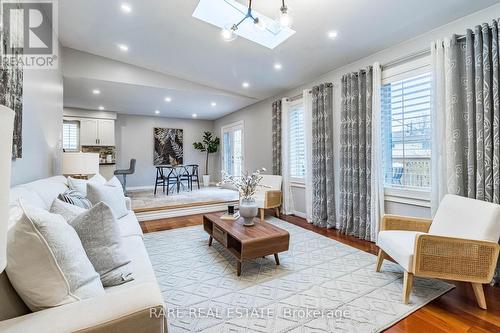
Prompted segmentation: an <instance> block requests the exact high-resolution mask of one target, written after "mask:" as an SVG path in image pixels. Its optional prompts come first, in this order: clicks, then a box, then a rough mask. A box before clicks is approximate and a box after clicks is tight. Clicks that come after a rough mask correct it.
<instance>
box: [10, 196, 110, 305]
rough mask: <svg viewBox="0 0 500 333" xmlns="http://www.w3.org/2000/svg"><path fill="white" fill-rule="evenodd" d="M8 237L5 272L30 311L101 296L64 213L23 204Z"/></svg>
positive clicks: (95, 278) (99, 287) (86, 259)
mask: <svg viewBox="0 0 500 333" xmlns="http://www.w3.org/2000/svg"><path fill="white" fill-rule="evenodd" d="M20 206H21V207H22V209H19V210H18V211H17V210H16V214H15V215H16V216H15V224H14V226H13V227H12V228H11V229H10V230H9V234H8V240H7V262H8V265H7V268H6V271H7V275H8V277H9V280H10V281H11V283H12V286H13V287H14V289H16V291H17V293H18V294H19V296H21V298H22V299H23V301H24V303H26V305H27V306H28V307H29V308H30V309H31V310H32V311H38V310H42V309H45V308H50V307H55V306H59V305H63V304H68V303H72V302H76V301H79V300H82V299H86V298H93V297H96V296H100V295H104V293H105V292H104V288H103V286H102V283H101V281H100V280H99V275H98V274H97V273H96V271H95V269H94V267H92V264H91V263H90V261H89V259H88V257H87V255H86V254H85V250H84V249H83V246H82V243H81V241H80V239H79V238H78V235H77V233H76V232H75V229H73V228H72V227H71V226H70V225H69V224H68V223H67V222H66V221H65V220H64V218H63V217H62V216H60V215H56V214H51V213H49V212H47V211H46V210H43V209H40V208H35V207H31V206H27V205H26V206H25V205H23V204H22V203H20Z"/></svg>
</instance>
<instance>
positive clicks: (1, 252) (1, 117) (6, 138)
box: [0, 105, 14, 273]
mask: <svg viewBox="0 0 500 333" xmlns="http://www.w3.org/2000/svg"><path fill="white" fill-rule="evenodd" d="M13 132H14V111H12V110H11V109H9V108H6V107H5V106H1V105H0V175H2V176H1V177H0V273H1V272H3V270H4V269H5V266H6V265H7V226H8V224H9V190H10V168H11V163H12V135H13Z"/></svg>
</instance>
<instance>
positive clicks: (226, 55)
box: [59, 0, 498, 119]
mask: <svg viewBox="0 0 500 333" xmlns="http://www.w3.org/2000/svg"><path fill="white" fill-rule="evenodd" d="M214 1H216V0H214ZM122 2H123V1H120V0H106V1H102V0H64V1H60V2H59V15H60V19H59V22H60V27H59V35H60V40H61V43H62V44H63V45H64V46H65V47H69V48H73V49H76V50H81V51H84V52H88V53H91V54H95V55H99V56H102V57H106V58H110V59H114V60H117V61H121V62H124V63H127V64H132V65H136V66H140V67H143V68H146V69H149V70H152V71H156V72H159V73H162V74H165V75H169V76H175V77H177V78H182V79H184V80H188V81H192V82H193V83H196V84H199V85H204V86H209V87H211V88H215V89H218V90H220V91H221V94H220V95H218V94H216V96H214V95H210V94H207V93H206V92H205V91H201V90H200V91H196V90H190V91H188V90H185V91H182V90H177V93H178V95H177V96H176V97H175V104H174V103H172V105H168V106H167V105H163V104H159V103H160V101H161V100H162V99H163V98H162V96H164V95H168V94H169V93H172V94H173V93H174V90H176V87H175V86H172V87H171V89H172V90H173V91H171V92H169V91H168V90H169V89H165V90H164V91H161V90H160V89H159V88H157V87H148V86H147V85H146V86H143V87H137V89H136V88H135V86H133V85H130V84H123V83H119V82H114V78H113V77H109V78H108V79H107V80H105V81H95V80H89V79H87V78H85V77H67V76H66V75H65V82H64V90H65V105H66V106H71V107H81V108H87V109H95V108H96V107H97V105H106V108H107V109H108V110H112V111H118V112H124V113H133V114H152V113H153V111H154V110H155V109H157V108H163V109H162V115H164V116H175V117H191V114H192V113H197V114H199V115H200V118H203V119H215V118H218V117H220V116H222V115H224V114H226V113H230V112H232V111H235V110H237V109H240V108H242V107H244V106H247V105H250V104H253V103H255V102H256V101H258V100H262V99H265V98H267V97H270V96H274V95H276V94H278V93H280V92H283V91H285V90H288V89H291V88H294V87H296V86H299V85H300V84H302V83H305V82H308V81H311V80H313V79H315V78H316V77H318V76H319V75H321V74H324V73H326V72H328V71H330V70H332V69H334V68H338V67H340V66H342V65H345V64H348V63H350V62H352V61H354V60H357V59H360V58H362V57H364V56H367V55H369V54H372V53H374V52H377V51H379V50H382V49H385V48H387V47H389V46H391V45H394V44H397V43H400V42H402V41H404V40H407V39H409V38H411V37H414V36H417V35H419V34H422V33H424V32H426V31H429V30H432V29H434V28H436V27H438V26H441V25H443V24H446V23H448V22H451V21H453V20H455V19H458V18H460V17H463V16H465V15H467V14H470V13H472V12H475V11H478V10H480V9H483V8H486V7H488V6H490V5H493V4H495V3H498V0H474V1H471V0H439V1H436V0H377V1H374V0H308V1H305V0H302V1H300V0H288V1H287V3H288V4H289V6H290V7H292V8H293V10H294V18H295V20H294V24H293V28H294V30H296V31H297V33H296V34H295V35H294V36H292V37H291V38H290V39H289V40H287V41H286V42H285V43H283V44H281V45H279V46H278V47H276V48H275V49H274V50H270V49H268V48H266V47H263V46H260V45H258V44H255V43H253V42H251V41H249V40H245V39H244V38H238V39H237V40H235V41H233V42H231V43H227V42H224V41H222V40H221V38H220V35H219V30H218V29H217V28H216V27H214V26H212V25H210V24H207V23H205V22H202V21H200V20H197V19H195V18H193V17H192V13H193V11H194V9H195V8H196V5H197V4H198V1H196V0H147V1H146V0H125V2H127V3H129V4H130V5H131V6H132V8H133V11H132V13H130V14H124V13H122V12H121V11H120V4H121V3H122ZM241 2H245V1H243V0H242V1H241ZM253 2H254V8H255V9H256V10H258V11H259V12H261V13H263V14H264V15H267V16H271V17H273V16H275V15H276V12H277V11H278V8H279V6H280V1H279V0H254V1H253ZM329 30H337V31H338V33H339V36H338V38H337V39H336V40H330V39H328V37H327V32H328V31H329ZM117 43H124V44H127V45H128V46H129V51H128V52H126V53H123V52H121V51H119V50H118V49H117V47H116V44H117ZM275 62H279V63H281V64H282V65H283V69H282V70H281V71H279V72H277V71H275V70H274V69H273V65H274V63H275ZM63 71H64V68H63ZM243 81H247V82H249V83H250V87H249V88H248V89H244V88H243V87H242V86H241V84H242V82H243ZM94 85H99V86H101V87H105V89H104V88H101V90H103V93H102V94H101V95H100V96H98V98H99V99H100V100H98V101H96V99H95V98H96V96H92V95H91V94H89V89H92V88H93V87H94ZM228 92H229V93H228ZM231 93H232V94H234V96H232V95H231ZM245 97H246V98H245ZM213 98H217V99H218V100H217V103H218V106H219V105H220V107H219V108H217V109H214V108H212V107H211V106H210V102H211V100H212V99H213Z"/></svg>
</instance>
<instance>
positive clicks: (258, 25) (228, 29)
mask: <svg viewBox="0 0 500 333" xmlns="http://www.w3.org/2000/svg"><path fill="white" fill-rule="evenodd" d="M247 19H250V20H252V21H253V23H254V27H255V29H257V30H262V31H264V30H266V29H267V25H266V22H264V20H263V19H259V18H258V17H256V16H254V13H253V11H252V0H249V1H248V10H247V13H246V14H245V16H244V17H243V18H242V19H241V20H240V21H239V22H238V23H234V24H231V23H230V24H226V25H225V26H224V27H223V28H222V30H221V36H222V39H224V40H225V41H227V42H231V41H233V40H235V39H236V38H237V37H238V35H237V34H236V31H237V30H238V27H239V26H240V25H241V24H242V23H243V22H245V21H246V20H247ZM277 21H278V23H279V25H280V26H281V27H282V28H290V27H291V26H292V21H293V19H292V15H291V11H290V8H288V7H287V5H286V4H285V0H282V1H281V8H280V14H279V17H278V19H277Z"/></svg>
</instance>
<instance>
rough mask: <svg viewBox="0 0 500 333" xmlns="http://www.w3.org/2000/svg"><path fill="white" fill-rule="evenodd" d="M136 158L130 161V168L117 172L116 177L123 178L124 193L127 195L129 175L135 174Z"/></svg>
mask: <svg viewBox="0 0 500 333" xmlns="http://www.w3.org/2000/svg"><path fill="white" fill-rule="evenodd" d="M135 163H136V160H135V158H133V159H131V160H130V167H129V168H128V169H121V170H115V172H114V174H115V176H119V175H122V176H123V182H122V186H123V192H125V193H127V175H133V174H134V173H135Z"/></svg>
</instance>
